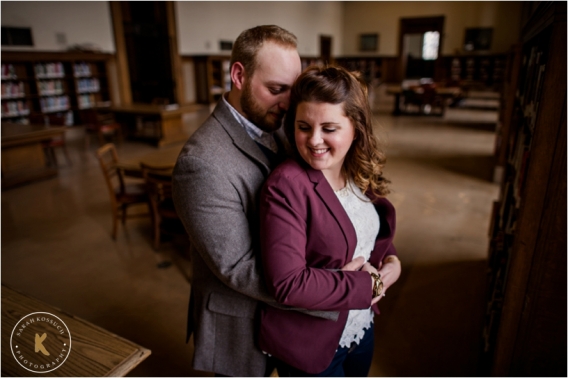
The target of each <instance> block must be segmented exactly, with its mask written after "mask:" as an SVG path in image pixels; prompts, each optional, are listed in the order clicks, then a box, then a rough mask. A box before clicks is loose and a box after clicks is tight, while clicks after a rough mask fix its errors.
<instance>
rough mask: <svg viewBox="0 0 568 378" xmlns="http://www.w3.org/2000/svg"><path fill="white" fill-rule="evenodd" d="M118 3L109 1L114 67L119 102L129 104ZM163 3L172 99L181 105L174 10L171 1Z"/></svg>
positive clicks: (129, 89)
mask: <svg viewBox="0 0 568 378" xmlns="http://www.w3.org/2000/svg"><path fill="white" fill-rule="evenodd" d="M120 3H121V2H120V1H110V12H111V19H112V26H113V31H114V41H115V46H116V62H117V64H116V69H117V74H118V89H119V95H120V104H122V105H130V104H132V90H131V87H130V71H129V69H128V54H127V52H126V40H125V38H124V27H123V24H122V10H121V5H120ZM165 5H166V16H167V23H168V37H169V38H168V39H169V43H170V54H171V64H172V76H173V77H172V80H173V81H174V86H175V88H174V97H175V98H174V100H175V101H176V102H177V103H178V104H180V105H181V104H182V103H183V102H184V100H185V96H184V94H185V92H184V87H183V77H182V75H183V72H182V69H181V66H182V65H181V56H180V55H179V51H178V43H177V26H176V12H175V6H174V2H173V1H165Z"/></svg>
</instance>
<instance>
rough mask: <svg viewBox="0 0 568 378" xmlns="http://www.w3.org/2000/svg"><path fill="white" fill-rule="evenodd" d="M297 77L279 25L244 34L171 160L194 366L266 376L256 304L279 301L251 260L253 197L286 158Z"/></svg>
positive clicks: (290, 44)
mask: <svg viewBox="0 0 568 378" xmlns="http://www.w3.org/2000/svg"><path fill="white" fill-rule="evenodd" d="M300 71H301V62H300V57H299V55H298V52H297V50H296V37H295V36H294V35H293V34H291V33H290V32H288V31H286V30H284V29H282V28H280V27H278V26H258V27H255V28H252V29H249V30H245V31H244V32H243V33H241V35H240V36H239V37H238V38H237V40H236V41H235V44H234V46H233V52H232V56H231V72H230V73H231V81H232V87H231V90H230V91H229V93H227V94H225V96H224V97H223V98H221V99H220V100H219V103H218V104H217V106H216V107H215V109H214V110H213V113H212V114H211V116H210V117H209V118H208V119H207V120H206V121H205V122H204V123H203V125H202V126H201V127H200V128H199V129H198V130H197V131H196V132H195V133H194V135H193V136H192V137H191V138H190V139H189V141H188V142H187V143H186V145H185V146H184V148H183V149H182V151H181V153H180V155H179V157H178V160H177V164H176V167H175V169H174V173H173V196H174V201H175V206H176V209H177V211H178V213H179V215H180V217H181V219H182V222H183V223H184V226H185V229H186V230H187V233H188V235H189V239H190V242H191V259H192V265H193V275H192V292H191V300H190V313H189V319H188V339H189V335H190V334H191V333H192V332H193V334H194V344H195V352H194V357H193V367H194V368H195V369H197V370H203V371H209V372H214V373H216V374H219V375H231V376H262V375H267V374H270V373H271V369H270V368H269V367H268V364H267V356H266V354H264V353H263V352H262V351H261V350H260V349H259V348H258V346H257V345H256V339H257V331H258V321H259V303H260V301H262V302H266V303H268V304H270V305H274V306H276V305H277V304H276V301H275V300H274V299H273V298H272V297H270V296H269V294H268V292H267V291H266V288H265V284H264V281H263V277H262V267H261V263H260V261H259V260H258V258H259V253H258V252H259V247H258V246H259V234H258V233H259V224H258V222H259V219H258V218H259V214H258V195H259V193H260V189H261V187H262V184H263V183H264V181H265V179H266V178H267V177H268V175H269V173H270V172H271V170H272V169H273V168H274V167H275V166H276V165H277V164H278V163H279V162H280V161H281V160H283V158H284V157H285V151H284V146H283V145H284V143H283V140H281V139H280V138H279V136H278V135H276V133H275V131H277V130H278V129H279V128H280V126H281V124H282V119H283V117H284V115H285V112H286V110H287V109H288V103H289V97H290V88H291V86H292V84H293V83H294V80H295V79H296V77H297V76H298V75H299V74H300ZM361 265H362V264H361ZM355 268H357V267H355ZM304 311H305V310H304ZM309 313H310V314H312V315H315V316H322V317H326V318H331V319H336V318H337V314H336V313H318V312H309Z"/></svg>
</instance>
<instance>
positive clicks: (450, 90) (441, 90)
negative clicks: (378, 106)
mask: <svg viewBox="0 0 568 378" xmlns="http://www.w3.org/2000/svg"><path fill="white" fill-rule="evenodd" d="M435 89H436V94H438V95H439V96H441V97H442V98H455V97H459V96H460V95H461V94H462V91H461V89H460V88H459V87H436V88H435ZM403 91H404V90H403V89H402V85H389V86H387V89H386V93H387V94H389V95H394V96H395V100H394V109H393V112H392V114H393V115H400V114H403V112H402V110H400V97H401V96H402V93H403Z"/></svg>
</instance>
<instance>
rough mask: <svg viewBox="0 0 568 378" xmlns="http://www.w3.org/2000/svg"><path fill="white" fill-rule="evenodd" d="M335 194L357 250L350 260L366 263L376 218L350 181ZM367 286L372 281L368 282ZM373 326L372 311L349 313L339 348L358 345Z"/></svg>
mask: <svg viewBox="0 0 568 378" xmlns="http://www.w3.org/2000/svg"><path fill="white" fill-rule="evenodd" d="M335 194H336V195H337V198H338V199H339V202H341V205H342V206H343V208H344V209H345V212H346V213H347V215H348V216H349V219H350V220H351V223H352V224H353V227H354V228H355V232H356V234H357V246H356V247H355V253H354V255H353V258H356V257H359V256H363V257H364V258H365V261H368V260H369V258H370V257H371V251H372V250H373V248H374V246H375V240H376V238H377V235H378V234H379V228H380V223H379V215H378V214H377V211H376V210H375V207H374V206H373V204H372V203H371V202H370V201H369V199H368V198H367V196H365V195H364V194H363V193H362V192H361V189H359V187H358V186H357V185H355V184H354V183H353V182H352V181H351V180H350V181H349V182H348V183H347V185H346V186H345V188H343V189H340V190H338V191H336V192H335ZM370 285H371V280H369V286H370ZM372 322H373V310H371V308H368V309H365V310H351V311H349V316H348V317H347V323H346V324H345V328H344V329H343V334H342V335H341V340H340V341H339V346H340V347H350V346H351V344H352V343H353V342H354V343H356V344H359V342H360V341H361V339H362V338H363V335H364V334H365V330H366V329H368V328H369V327H370V326H371V323H372Z"/></svg>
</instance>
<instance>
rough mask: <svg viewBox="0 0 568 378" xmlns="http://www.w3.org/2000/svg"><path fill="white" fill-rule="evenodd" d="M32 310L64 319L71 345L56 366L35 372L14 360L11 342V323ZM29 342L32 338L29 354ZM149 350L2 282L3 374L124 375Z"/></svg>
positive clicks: (146, 355) (147, 354)
mask: <svg viewBox="0 0 568 378" xmlns="http://www.w3.org/2000/svg"><path fill="white" fill-rule="evenodd" d="M35 312H47V313H50V314H52V315H55V316H56V317H58V318H60V319H61V320H62V321H63V322H64V323H65V325H66V326H67V328H68V329H69V332H70V334H71V349H70V351H69V354H68V357H67V359H66V360H65V362H63V363H62V364H61V365H60V366H59V367H58V368H57V369H55V370H53V371H50V372H46V373H43V372H42V373H35V374H34V373H31V372H30V371H28V370H26V369H24V368H23V367H22V366H21V365H20V364H19V363H18V362H17V361H16V359H15V358H14V356H13V354H12V351H11V345H10V343H11V337H12V330H13V329H14V327H15V326H16V325H17V324H18V323H19V322H20V320H21V319H22V318H24V317H26V316H27V315H29V314H31V313H35ZM31 345H33V341H32V342H31V344H30V348H29V351H30V352H29V353H30V354H32V353H31V351H32V350H33V347H32V346H31ZM24 347H25V346H24V345H23V346H22V350H23V348H24ZM151 353H152V352H151V351H150V350H149V349H146V348H143V347H141V346H140V345H138V344H135V343H133V342H131V341H129V340H126V339H124V338H122V337H120V336H118V335H116V334H114V333H111V332H109V331H107V330H105V329H103V328H101V327H98V326H96V325H94V324H92V323H90V322H88V321H86V320H83V319H81V318H78V317H76V316H74V315H71V314H69V313H67V312H65V311H63V310H61V309H58V308H56V307H54V306H51V305H48V304H46V303H44V302H42V301H40V300H38V299H35V298H32V297H30V296H28V295H26V294H22V293H20V292H18V291H16V290H14V289H12V288H10V287H8V286H6V285H4V284H2V376H30V375H32V376H125V375H126V374H128V373H129V372H130V371H132V369H134V368H135V367H136V366H137V365H138V364H140V362H142V361H143V360H145V359H146V358H147V357H148V356H149V355H150V354H151Z"/></svg>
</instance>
